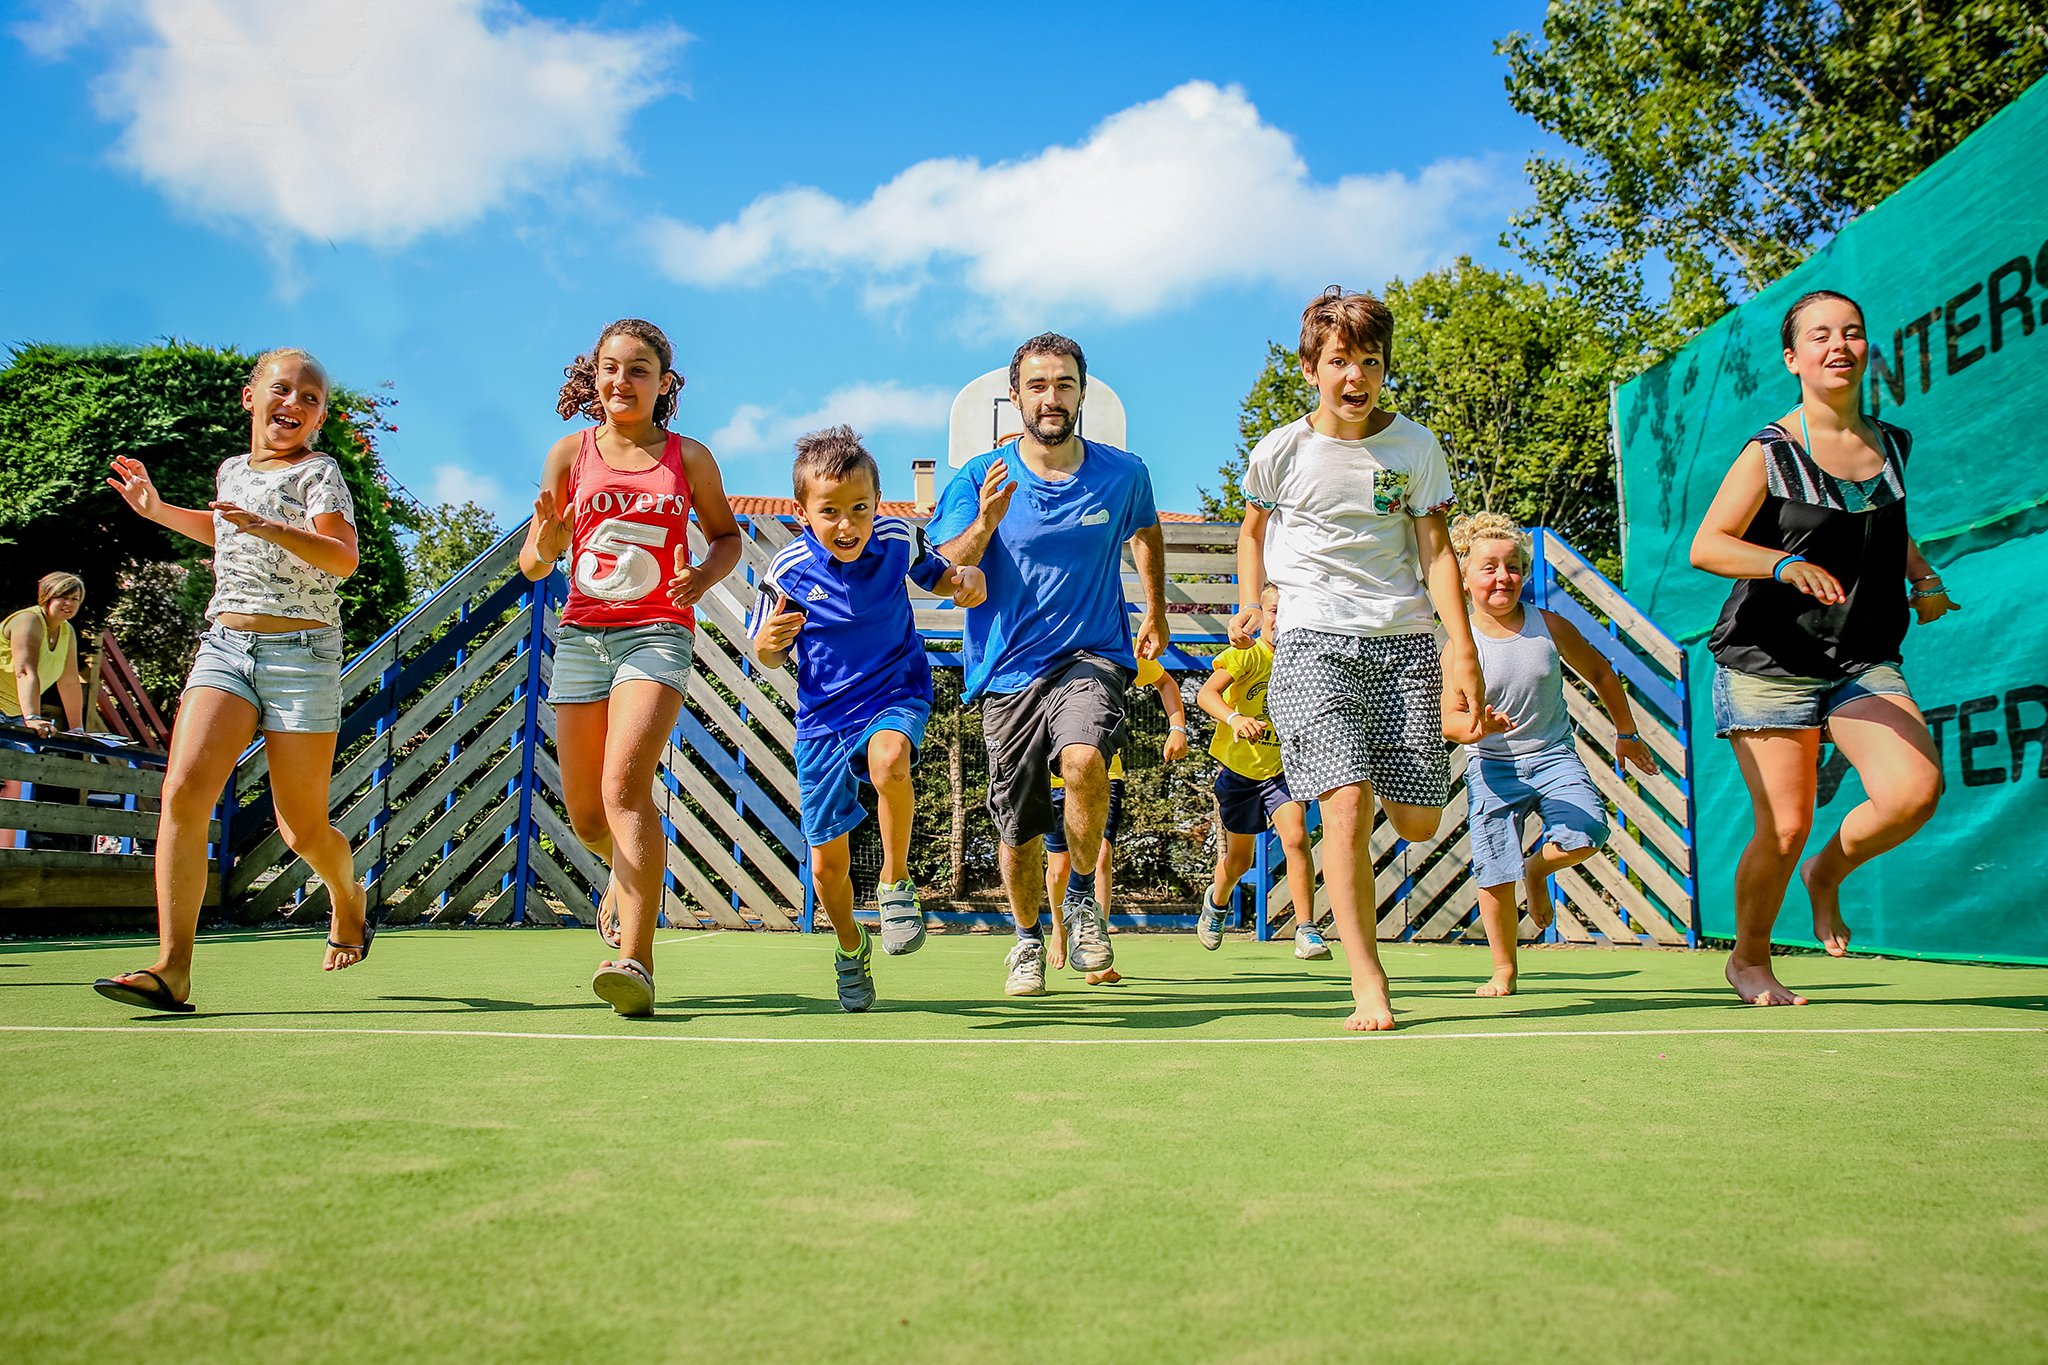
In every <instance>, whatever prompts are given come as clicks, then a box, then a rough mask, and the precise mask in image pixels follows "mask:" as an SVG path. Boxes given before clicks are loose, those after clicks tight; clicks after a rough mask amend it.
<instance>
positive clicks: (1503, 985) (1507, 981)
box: [1472, 967, 1515, 996]
mask: <svg viewBox="0 0 2048 1365" xmlns="http://www.w3.org/2000/svg"><path fill="white" fill-rule="evenodd" d="M1514 993H1515V969H1514V968H1513V967H1495V968H1494V969H1493V979H1492V980H1491V981H1488V982H1487V983H1486V984H1485V985H1484V986H1481V987H1480V988H1479V989H1478V990H1476V991H1474V992H1472V994H1474V995H1488V996H1492V995H1513V994H1514Z"/></svg>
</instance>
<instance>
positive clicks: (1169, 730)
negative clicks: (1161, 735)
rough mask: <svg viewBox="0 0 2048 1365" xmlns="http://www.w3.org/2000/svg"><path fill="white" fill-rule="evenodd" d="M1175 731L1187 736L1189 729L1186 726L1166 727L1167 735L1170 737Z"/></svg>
mask: <svg viewBox="0 0 2048 1365" xmlns="http://www.w3.org/2000/svg"><path fill="white" fill-rule="evenodd" d="M1175 730H1178V731H1180V732H1181V733H1182V734H1186V733H1187V732H1188V727H1187V726H1185V725H1169V726H1167V727H1166V733H1167V734H1169V735H1170V734H1172V733H1173V732H1174V731H1175Z"/></svg>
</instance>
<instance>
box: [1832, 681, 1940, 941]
mask: <svg viewBox="0 0 2048 1365" xmlns="http://www.w3.org/2000/svg"><path fill="white" fill-rule="evenodd" d="M1828 731H1829V733H1830V734H1831V735H1833V737H1834V741H1835V746H1836V747H1837V748H1839V749H1840V750H1841V751H1842V756H1843V757H1845V758H1847V759H1848V760H1849V763H1850V766H1852V767H1854V768H1855V769H1856V772H1857V773H1858V775H1860V776H1861V777H1862V778H1863V790H1864V791H1865V792H1866V793H1868V796H1867V797H1866V799H1865V800H1864V802H1863V804H1861V805H1859V806H1857V807H1856V808H1855V809H1854V810H1852V811H1850V812H1849V813H1848V815H1846V816H1844V817H1843V819H1842V827H1841V828H1840V829H1838V830H1836V831H1835V835H1834V837H1833V838H1832V839H1830V840H1828V842H1827V843H1826V845H1824V846H1823V847H1822V849H1821V851H1820V852H1818V853H1816V854H1814V855H1813V856H1812V857H1811V858H1808V859H1807V860H1806V863H1805V865H1804V866H1802V867H1801V868H1800V869H1799V877H1800V880H1801V881H1803V882H1805V883H1806V894H1807V896H1808V897H1809V898H1810V899H1811V900H1812V901H1813V936H1814V937H1815V938H1817V939H1819V940H1820V941H1821V946H1822V947H1824V948H1826V949H1827V950H1828V952H1829V953H1830V954H1832V955H1833V956H1835V957H1841V956H1842V955H1843V954H1844V953H1847V952H1848V951H1849V926H1848V925H1847V924H1845V923H1843V922H1842V881H1843V879H1844V878H1846V877H1847V876H1848V875H1849V874H1850V873H1851V872H1854V871H1855V870H1856V869H1857V868H1859V867H1861V866H1863V864H1865V863H1867V862H1869V861H1870V860H1871V859H1872V858H1875V857H1876V856H1877V855H1878V854H1880V853H1884V852H1886V851H1887V850H1890V849H1894V848H1897V847H1898V846H1899V845H1900V844H1902V843H1904V842H1905V841H1906V840H1907V839H1910V838H1911V837H1913V835H1914V834H1916V833H1918V832H1919V829H1920V827H1921V826H1922V825H1924V824H1926V823H1927V822H1928V821H1929V820H1930V819H1932V818H1933V816H1934V808H1935V806H1936V804H1937V803H1939V801H1940V800H1941V756H1940V755H1939V754H1937V753H1936V752H1935V750H1934V739H1933V737H1932V736H1930V735H1929V734H1928V733H1927V722H1926V721H1925V720H1923V719H1922V718H1921V716H1920V708H1919V707H1917V706H1915V705H1914V704H1913V702H1912V700H1911V699H1910V698H1907V697H1890V696H1884V697H1865V698H1864V699H1863V700H1861V701H1854V702H1851V703H1849V704H1848V705H1847V706H1845V707H1843V708H1842V709H1841V710H1839V711H1837V712H1835V714H1834V715H1832V716H1830V717H1828Z"/></svg>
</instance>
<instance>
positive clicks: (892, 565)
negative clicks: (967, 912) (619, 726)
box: [753, 426, 982, 1013]
mask: <svg viewBox="0 0 2048 1365" xmlns="http://www.w3.org/2000/svg"><path fill="white" fill-rule="evenodd" d="M793 478H794V481H795V485H796V501H797V518H798V520H800V521H801V522H802V523H803V525H804V531H803V534H802V535H800V536H798V537H797V538H796V539H795V540H793V541H791V542H790V543H789V544H788V545H786V546H784V547H783V548H782V551H781V552H780V553H779V554H777V555H776V556H775V560H774V562H773V563H772V564H771V565H770V566H769V570H768V573H767V574H765V575H764V576H763V577H762V579H761V596H760V600H759V602H757V603H756V604H755V607H754V621H753V643H754V657H755V658H756V659H757V660H759V661H760V663H761V664H762V666H763V667H766V668H780V667H782V666H783V665H784V664H785V663H787V662H788V661H789V660H790V659H791V658H794V659H795V660H796V781H797V795H798V797H799V798H800V799H799V801H798V806H799V807H800V809H801V811H802V816H803V827H804V842H805V843H807V844H809V845H810V847H811V886H812V887H813V889H814V890H815V891H816V893H817V897H818V903H819V904H820V905H822V906H823V907H824V909H825V916H826V918H827V919H829V920H831V922H832V928H833V931H834V932H835V933H836V934H838V936H839V952H838V954H837V956H836V957H835V958H834V964H833V965H834V968H835V970H836V972H837V975H838V991H839V1004H840V1007H841V1008H842V1009H846V1010H849V1011H853V1012H855V1013H858V1012H859V1011H862V1010H865V1009H867V1008H868V1007H869V1006H871V1005H873V1004H874V1002H875V981H874V974H873V972H872V971H871V969H870V945H869V941H868V932H867V930H866V929H864V928H862V927H861V926H860V925H859V924H857V923H856V922H855V921H854V918H853V877H852V868H851V865H850V861H849V855H850V850H849V847H848V838H849V836H850V835H851V833H852V832H853V829H854V828H855V826H857V825H859V824H860V822H861V821H862V820H863V819H865V818H866V815H865V813H864V812H863V811H862V810H861V806H860V787H859V784H860V783H861V782H868V783H871V784H873V786H874V788H875V792H876V802H875V807H876V818H877V820H878V822H879V823H880V825H881V827H882V876H881V883H880V885H879V886H878V887H877V888H876V899H877V900H878V901H880V902H881V912H882V950H883V951H884V952H887V953H890V954H898V953H911V952H915V951H917V949H918V947H919V946H920V945H921V944H922V943H923V942H924V913H923V910H922V908H921V907H920V906H919V904H918V900H917V886H916V884H915V883H914V882H912V881H911V879H910V872H909V867H908V862H909V854H910V822H911V816H912V813H913V812H912V806H913V801H914V797H913V793H912V790H911V785H910V769H911V767H912V766H913V765H914V764H915V763H916V762H917V749H918V746H919V745H920V744H922V743H924V728H925V723H926V722H927V721H928V720H929V719H930V718H931V713H932V670H931V667H930V665H928V664H927V663H926V662H925V657H924V637H923V636H921V635H919V634H918V632H917V624H916V618H915V617H914V616H913V614H912V612H911V606H910V593H909V591H908V590H907V589H906V588H905V587H904V586H903V584H904V580H905V579H906V578H907V579H909V580H910V581H911V582H913V583H916V584H917V585H918V586H919V587H920V588H923V589H925V590H926V591H928V592H934V593H940V594H944V595H948V596H951V597H952V598H953V600H954V601H955V602H957V603H958V604H959V605H961V606H963V607H971V606H973V605H974V604H976V603H977V602H979V601H981V598H982V576H981V571H980V570H978V569H974V568H970V567H967V566H964V565H963V566H960V567H955V566H954V564H953V563H952V562H951V561H950V560H947V559H946V558H944V557H943V556H940V555H936V554H933V553H932V550H931V546H930V543H929V542H928V541H927V540H926V539H925V533H924V532H923V531H922V530H920V529H919V528H917V527H915V526H913V525H911V524H910V523H909V522H907V521H904V520H902V519H901V518H898V517H881V516H876V515H875V512H876V509H877V508H878V507H879V506H880V504H881V498H882V478H881V471H880V470H878V469H877V468H876V467H875V461H874V458H873V457H872V456H870V455H869V454H868V452H867V450H866V449H865V448H863V447H862V445H861V443H860V437H859V436H858V435H857V434H856V433H855V432H854V431H853V430H852V429H851V428H850V427H844V426H837V427H830V428H828V429H826V430H824V431H814V432H812V433H811V434H810V435H808V436H805V437H804V438H803V439H801V440H799V441H798V442H797V443H796V466H795V469H794V471H793Z"/></svg>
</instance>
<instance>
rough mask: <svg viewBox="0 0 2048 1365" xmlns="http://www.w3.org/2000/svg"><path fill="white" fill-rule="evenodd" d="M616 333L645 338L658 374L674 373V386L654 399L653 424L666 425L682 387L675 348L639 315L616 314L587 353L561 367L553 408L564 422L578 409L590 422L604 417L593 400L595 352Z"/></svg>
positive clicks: (594, 394) (595, 397)
mask: <svg viewBox="0 0 2048 1365" xmlns="http://www.w3.org/2000/svg"><path fill="white" fill-rule="evenodd" d="M616 336H629V337H638V338H639V339H640V340H642V341H644V342H646V343H647V344H648V345H649V346H652V347H653V348H654V354H655V357H656V358H657V359H659V360H660V361H661V373H662V376H663V377H664V378H665V377H667V376H668V375H672V374H673V375H675V377H676V386H675V388H673V389H670V390H669V391H668V392H667V393H664V394H661V395H660V396H658V397H657V398H656V399H655V400H654V425H656V426H658V427H661V428H663V429H666V428H667V427H668V419H669V418H670V417H671V416H673V415H674V413H675V410H676V395H677V394H678V393H679V392H681V391H682V387H683V377H682V375H681V374H679V373H677V371H676V368H675V358H676V353H675V348H674V347H672V346H670V345H669V344H668V336H667V334H665V333H664V332H663V331H662V330H661V329H660V328H659V327H656V326H655V325H654V324H653V323H651V322H648V321H646V320H645V319H642V318H620V319H619V320H618V321H617V322H615V323H613V324H612V325H611V326H609V327H607V328H605V329H604V330H603V331H602V332H599V333H598V334H597V341H596V343H595V344H594V345H592V346H591V348H590V351H589V353H588V354H586V355H579V356H577V357H576V359H575V361H574V363H572V364H569V365H566V366H564V367H563V369H562V374H563V377H564V379H563V384H562V394H561V397H560V398H559V399H557V400H556V402H555V411H556V412H559V413H561V414H562V420H563V421H564V422H566V421H568V420H569V419H570V418H572V417H575V416H576V415H577V414H579V413H580V414H582V415H583V416H585V417H588V418H589V419H590V420H591V421H593V422H602V421H604V419H605V412H604V407H603V405H602V404H600V403H599V402H598V401H597V353H598V352H599V351H601V350H603V349H604V344H605V343H606V342H607V341H610V340H611V339H612V338H613V337H616Z"/></svg>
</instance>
